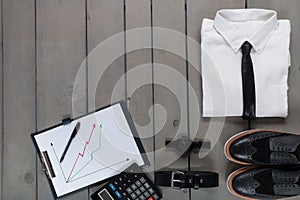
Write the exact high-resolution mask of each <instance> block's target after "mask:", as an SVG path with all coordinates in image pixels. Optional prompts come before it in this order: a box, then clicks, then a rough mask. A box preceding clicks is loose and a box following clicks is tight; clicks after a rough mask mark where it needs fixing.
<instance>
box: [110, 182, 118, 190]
mask: <svg viewBox="0 0 300 200" xmlns="http://www.w3.org/2000/svg"><path fill="white" fill-rule="evenodd" d="M109 187H110V189H112V190H113V191H115V190H116V187H115V186H114V185H113V184H112V183H110V184H109Z"/></svg>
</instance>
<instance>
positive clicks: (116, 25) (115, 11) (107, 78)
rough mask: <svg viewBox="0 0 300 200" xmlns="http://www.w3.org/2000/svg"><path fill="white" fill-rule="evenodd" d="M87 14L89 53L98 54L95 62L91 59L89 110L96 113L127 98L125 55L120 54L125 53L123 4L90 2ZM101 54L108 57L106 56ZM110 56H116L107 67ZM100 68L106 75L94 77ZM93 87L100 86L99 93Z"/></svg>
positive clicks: (113, 1) (116, 2)
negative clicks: (118, 88) (119, 86)
mask: <svg viewBox="0 0 300 200" xmlns="http://www.w3.org/2000/svg"><path fill="white" fill-rule="evenodd" d="M87 13H88V24H87V25H88V26H87V28H88V29H87V31H88V52H89V53H91V51H94V53H95V54H96V56H95V58H96V59H90V58H91V57H89V58H88V87H89V88H88V106H89V110H93V109H95V108H99V107H102V106H105V105H109V104H111V103H112V102H115V101H118V100H121V99H125V77H124V76H123V75H124V73H125V64H124V56H122V55H121V56H120V57H119V55H118V52H119V53H120V52H121V53H122V54H124V33H123V31H124V5H123V1H120V0H112V1H105V0H88V3H87ZM115 34H118V36H116V37H117V39H116V37H112V36H113V35H115ZM104 41H106V43H105V44H107V46H105V48H104V49H103V46H101V45H103V42H104ZM96 47H97V48H96ZM102 51H104V53H108V54H103V53H102ZM107 56H112V57H113V60H112V63H110V64H109V65H106V64H104V60H105V59H107ZM97 68H101V70H104V73H103V74H94V70H95V69H97ZM99 78H100V80H99V82H98V79H99ZM120 79H121V80H120ZM118 81H120V83H121V85H122V87H121V88H120V90H119V91H117V92H116V91H114V87H115V85H116V83H117V82H118ZM93 84H96V86H97V90H96V93H94V90H93V89H92V85H93ZM113 92H115V93H113ZM113 94H114V95H115V96H113ZM94 96H95V98H93V97H94Z"/></svg>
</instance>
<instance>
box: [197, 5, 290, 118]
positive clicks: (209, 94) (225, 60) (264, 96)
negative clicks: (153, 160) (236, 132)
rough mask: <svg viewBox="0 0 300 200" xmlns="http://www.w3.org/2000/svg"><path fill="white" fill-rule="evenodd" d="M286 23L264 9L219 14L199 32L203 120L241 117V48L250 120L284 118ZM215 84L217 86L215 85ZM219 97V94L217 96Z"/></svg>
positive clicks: (287, 66) (288, 26)
mask: <svg viewBox="0 0 300 200" xmlns="http://www.w3.org/2000/svg"><path fill="white" fill-rule="evenodd" d="M290 32H291V27H290V21H289V20H278V19H277V13H276V12H275V11H273V10H264V9H232V10H231V9H230V10H229V9H224V10H220V11H218V12H217V13H216V16H215V19H214V20H211V19H206V18H205V19H204V20H203V23H202V30H201V54H202V55H201V62H202V72H201V73H202V80H203V84H202V87H203V88H202V89H203V116H204V117H221V116H242V113H243V89H242V72H241V58H242V53H241V49H240V48H241V46H242V44H243V43H244V42H245V41H248V42H249V43H251V45H252V47H253V48H252V49H251V52H250V55H251V59H252V63H253V70H254V80H255V96H256V116H257V117H287V115H288V101H287V91H288V84H287V81H288V68H289V66H290V51H289V45H290ZM220 83H221V84H220ZM220 91H221V92H220Z"/></svg>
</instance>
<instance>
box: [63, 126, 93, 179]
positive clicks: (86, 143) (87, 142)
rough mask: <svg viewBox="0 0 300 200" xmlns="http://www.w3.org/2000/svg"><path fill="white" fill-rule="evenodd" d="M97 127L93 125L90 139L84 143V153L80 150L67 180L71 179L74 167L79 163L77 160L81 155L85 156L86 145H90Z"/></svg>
mask: <svg viewBox="0 0 300 200" xmlns="http://www.w3.org/2000/svg"><path fill="white" fill-rule="evenodd" d="M95 128H96V124H94V125H93V129H92V131H91V133H90V136H89V139H88V140H87V141H86V142H85V144H84V148H83V151H82V153H80V152H79V153H78V156H77V158H76V160H75V162H74V165H73V167H72V170H71V172H70V175H69V177H68V178H67V182H68V181H69V179H70V177H71V175H72V173H73V171H74V168H75V166H76V164H77V161H78V159H79V157H83V156H84V153H85V150H86V147H87V145H88V144H89V143H90V141H91V138H92V135H93V133H94V130H95Z"/></svg>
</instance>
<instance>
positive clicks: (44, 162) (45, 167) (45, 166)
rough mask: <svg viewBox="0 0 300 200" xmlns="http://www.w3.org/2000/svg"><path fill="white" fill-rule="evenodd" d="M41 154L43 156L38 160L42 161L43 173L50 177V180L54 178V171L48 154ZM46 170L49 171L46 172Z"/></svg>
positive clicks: (45, 152)
mask: <svg viewBox="0 0 300 200" xmlns="http://www.w3.org/2000/svg"><path fill="white" fill-rule="evenodd" d="M42 154H43V156H42V155H40V158H41V160H42V168H43V171H44V172H45V173H46V175H47V176H49V175H50V176H51V178H55V177H56V175H55V172H54V169H53V167H52V164H51V161H50V158H49V155H48V152H47V151H43V152H42ZM48 169H49V171H48Z"/></svg>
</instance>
